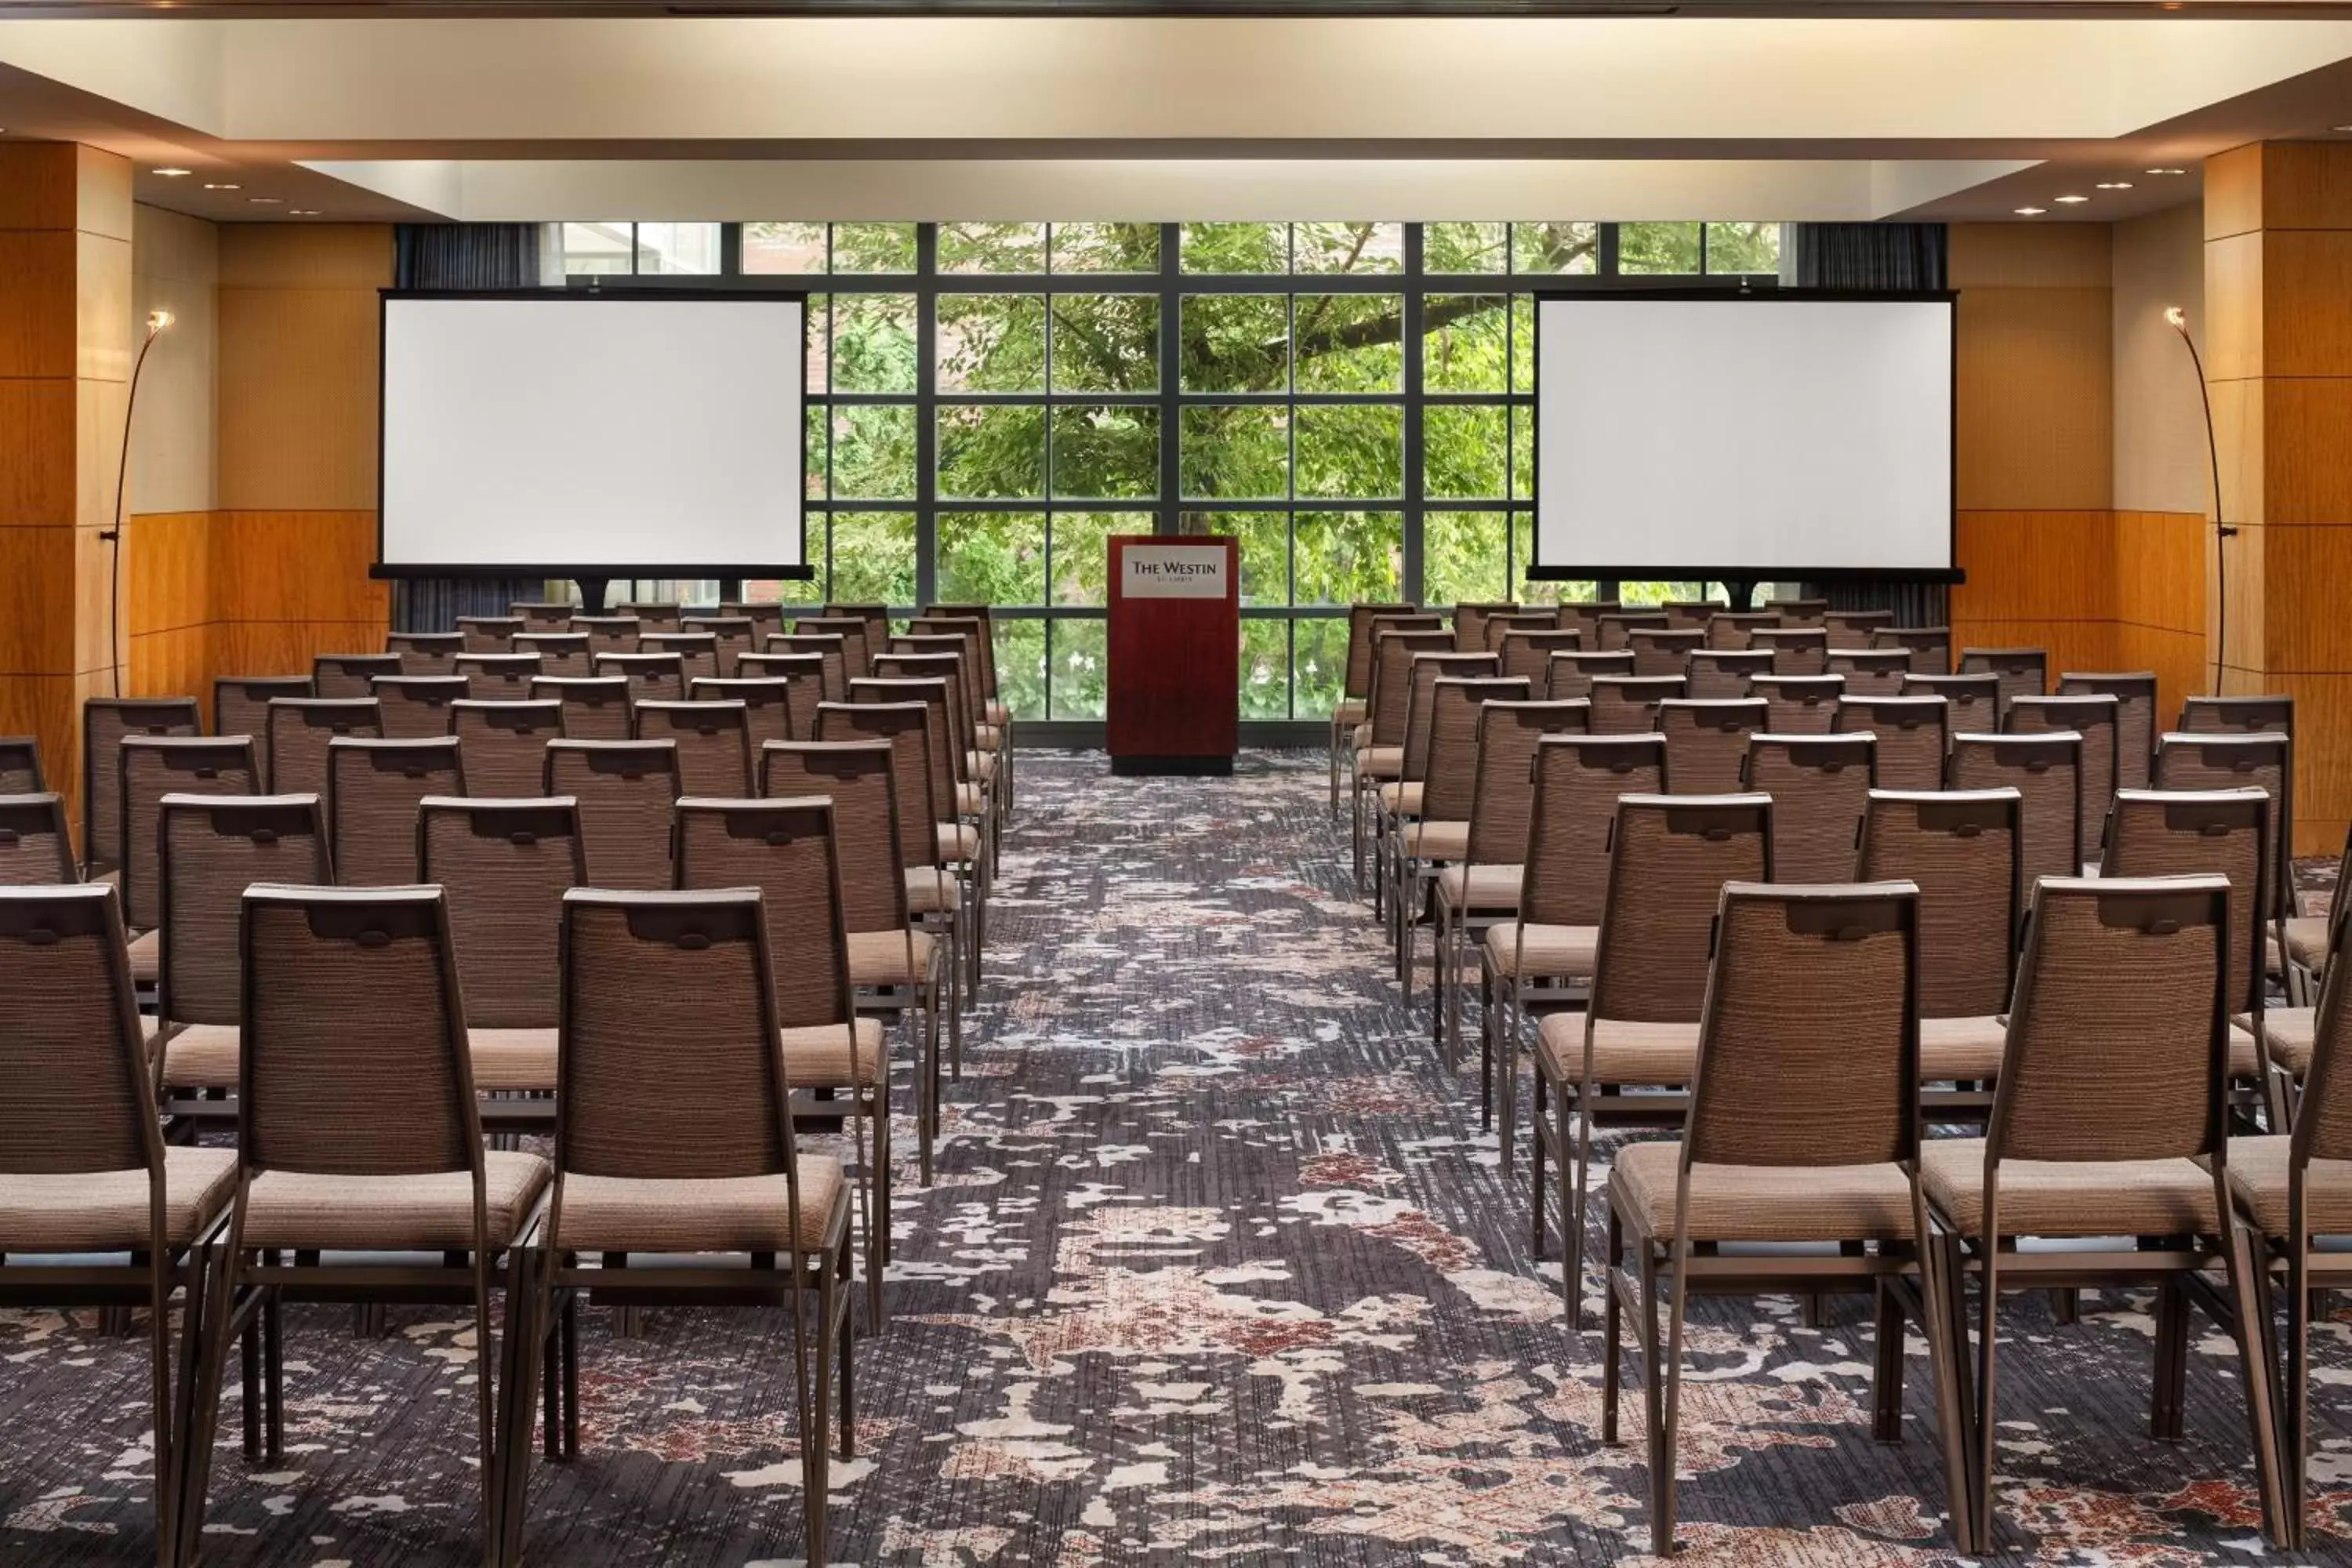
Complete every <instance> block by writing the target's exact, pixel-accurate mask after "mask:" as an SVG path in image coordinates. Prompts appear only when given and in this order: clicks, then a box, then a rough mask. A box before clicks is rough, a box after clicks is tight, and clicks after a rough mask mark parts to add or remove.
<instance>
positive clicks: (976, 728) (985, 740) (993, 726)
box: [971, 721, 1004, 752]
mask: <svg viewBox="0 0 2352 1568" xmlns="http://www.w3.org/2000/svg"><path fill="white" fill-rule="evenodd" d="M971 732H972V738H973V740H974V741H976V742H978V743H979V746H980V749H981V750H982V751H983V752H993V751H995V750H996V749H997V748H998V747H1000V746H1002V745H1003V744H1004V731H1003V727H1002V726H1000V725H998V724H997V723H995V722H994V721H987V722H984V723H980V724H975V725H973V726H972V729H971Z"/></svg>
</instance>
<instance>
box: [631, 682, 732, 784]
mask: <svg viewBox="0 0 2352 1568" xmlns="http://www.w3.org/2000/svg"><path fill="white" fill-rule="evenodd" d="M636 717H637V739H639V740H640V741H676V742H677V779H678V788H679V791H680V793H681V794H685V795H699V796H703V797H705V798H709V799H714V800H740V799H741V798H743V797H744V796H746V795H750V794H751V710H749V709H748V708H746V707H745V706H744V705H743V704H742V703H740V702H640V703H638V704H637V706H636Z"/></svg>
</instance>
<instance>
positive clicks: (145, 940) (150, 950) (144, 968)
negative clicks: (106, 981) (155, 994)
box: [131, 931, 163, 985]
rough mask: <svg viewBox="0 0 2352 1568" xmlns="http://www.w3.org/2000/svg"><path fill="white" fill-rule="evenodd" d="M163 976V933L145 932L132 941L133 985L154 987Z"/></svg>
mask: <svg viewBox="0 0 2352 1568" xmlns="http://www.w3.org/2000/svg"><path fill="white" fill-rule="evenodd" d="M162 978H163V932H162V931H143V932H142V933H141V934H139V935H137V936H134V937H132V938H131V984H134V985H152V984H155V982H156V981H158V980H160V979H162Z"/></svg>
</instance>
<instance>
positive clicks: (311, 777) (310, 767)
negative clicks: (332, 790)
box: [263, 697, 383, 800]
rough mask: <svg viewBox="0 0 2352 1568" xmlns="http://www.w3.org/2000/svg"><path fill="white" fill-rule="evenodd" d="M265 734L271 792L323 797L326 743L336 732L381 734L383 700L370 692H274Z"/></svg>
mask: <svg viewBox="0 0 2352 1568" xmlns="http://www.w3.org/2000/svg"><path fill="white" fill-rule="evenodd" d="M263 728H264V732H265V733H267V734H268V737H269V777H268V782H267V788H268V792H269V793H270V794H271V795H317V796H318V797H319V798H320V800H324V799H326V798H327V747H328V746H329V745H330V744H331V743H332V742H334V741H335V739H336V738H337V737H338V736H356V737H360V738H362V739H380V738H382V736H383V704H382V703H381V702H378V701H377V700H375V699H374V698H373V697H273V698H271V699H270V700H269V717H268V722H267V723H266V724H265V725H264V727H263Z"/></svg>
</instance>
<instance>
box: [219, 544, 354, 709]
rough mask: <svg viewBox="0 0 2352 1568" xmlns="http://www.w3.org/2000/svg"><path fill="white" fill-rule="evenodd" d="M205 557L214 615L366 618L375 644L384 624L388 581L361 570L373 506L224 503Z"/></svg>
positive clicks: (253, 618)
mask: <svg viewBox="0 0 2352 1568" xmlns="http://www.w3.org/2000/svg"><path fill="white" fill-rule="evenodd" d="M212 560H213V581H214V584H215V587H214V591H213V605H214V612H215V613H214V619H215V620H219V621H277V620H285V621H368V620H373V622H374V623H375V626H376V631H377V634H378V635H377V637H376V641H377V643H378V644H379V645H380V644H381V643H382V641H383V636H382V634H383V628H384V627H385V626H389V625H390V624H391V614H392V607H391V593H390V588H389V585H388V584H383V583H377V582H372V581H370V579H369V577H368V568H369V567H370V566H372V565H373V564H374V563H375V513H374V512H373V511H372V510H370V511H223V512H221V513H219V514H218V516H217V518H216V520H215V524H214V533H213V557H212ZM345 651H350V650H345ZM369 651H378V650H376V649H371V650H369ZM248 673H252V672H248Z"/></svg>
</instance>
